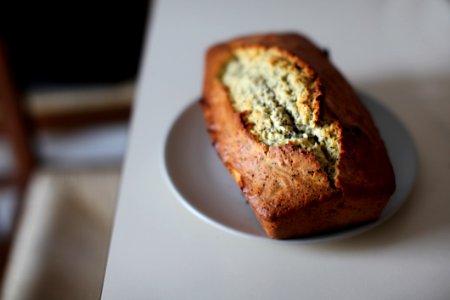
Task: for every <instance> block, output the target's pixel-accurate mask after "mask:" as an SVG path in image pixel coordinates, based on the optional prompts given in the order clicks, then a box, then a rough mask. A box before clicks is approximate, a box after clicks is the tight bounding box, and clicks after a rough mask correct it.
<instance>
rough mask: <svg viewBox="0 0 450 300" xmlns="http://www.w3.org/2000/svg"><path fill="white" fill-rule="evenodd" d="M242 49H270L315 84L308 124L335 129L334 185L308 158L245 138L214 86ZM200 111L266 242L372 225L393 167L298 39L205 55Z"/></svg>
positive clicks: (350, 101) (332, 75)
mask: <svg viewBox="0 0 450 300" xmlns="http://www.w3.org/2000/svg"><path fill="white" fill-rule="evenodd" d="M243 47H261V48H274V47H276V48H278V49H279V50H280V51H283V52H284V53H286V55H289V56H290V57H291V58H293V59H294V61H295V63H296V64H298V65H299V66H300V67H302V68H303V69H304V70H306V71H307V72H310V74H311V76H312V77H314V78H315V82H316V84H315V86H314V91H313V94H314V95H315V96H314V97H315V99H314V112H315V113H314V114H315V116H314V117H315V118H316V119H318V120H319V119H321V118H326V119H329V120H330V119H331V120H333V121H337V122H338V124H339V132H340V136H339V139H340V153H339V160H338V162H337V165H336V171H337V176H336V179H335V181H334V182H330V180H329V178H328V177H327V174H326V173H325V172H324V171H323V170H321V168H320V165H319V162H318V161H317V159H316V158H315V156H314V155H313V154H311V153H308V152H305V151H304V150H302V149H301V148H299V147H296V146H292V145H284V146H267V145H265V144H263V143H261V142H259V141H258V140H257V139H256V138H255V137H254V136H253V135H252V134H250V133H249V131H247V130H246V128H245V126H244V123H243V121H242V118H241V116H240V114H239V113H237V112H236V111H235V110H234V109H233V107H232V105H231V102H230V99H229V97H230V96H229V94H228V90H227V88H226V87H225V86H224V85H223V84H222V82H221V81H220V80H219V74H220V72H221V70H222V68H223V67H224V64H226V62H227V61H228V60H229V59H230V58H231V57H232V52H233V51H234V50H235V49H237V48H243ZM201 104H202V107H203V111H204V116H205V121H206V124H207V127H208V132H209V135H210V137H211V140H212V143H213V145H214V147H215V149H216V151H217V153H218V154H219V156H220V158H221V160H222V161H223V163H224V165H225V166H226V167H227V169H228V170H229V171H230V173H231V174H232V176H233V177H234V179H235V180H236V182H237V183H238V185H239V187H240V188H241V189H242V191H243V193H244V195H245V197H246V198H247V200H248V202H249V203H250V205H251V207H252V209H253V211H254V212H255V214H256V216H257V218H258V220H259V221H260V223H261V225H262V226H263V228H264V229H265V231H266V233H267V235H268V236H270V237H272V238H292V237H298V236H302V235H310V234H315V233H319V232H324V231H330V230H337V229H340V228H343V227H347V226H351V225H354V224H359V223H363V222H369V221H373V220H375V219H377V218H378V216H379V215H380V213H381V211H382V209H383V208H384V206H385V204H386V203H387V201H388V200H389V197H390V195H391V194H392V193H393V191H394V189H395V180H394V173H393V170H392V166H391V164H390V161H389V158H388V155H387V152H386V149H385V147H384V143H383V141H382V140H381V138H380V135H379V133H378V130H377V128H376V127H375V125H374V123H373V121H372V118H371V116H370V114H369V113H368V111H367V110H366V108H365V107H364V106H363V105H362V104H361V102H360V101H359V99H358V97H357V95H356V93H355V92H354V91H353V89H352V88H351V86H350V85H349V84H348V83H347V82H346V80H345V79H344V78H343V76H342V75H341V74H340V73H339V72H338V71H337V70H336V69H335V68H334V66H333V65H332V64H331V62H330V61H329V60H328V59H327V57H326V56H325V55H324V54H323V52H322V51H321V50H320V49H318V48H317V47H316V46H314V45H313V44H312V43H311V42H310V41H308V40H307V39H305V38H304V37H302V36H299V35H297V34H272V35H255V36H250V37H244V38H238V39H235V40H232V41H230V42H228V43H223V44H219V45H217V46H214V47H212V48H211V49H209V51H208V53H207V57H206V68H205V81H204V91H203V99H202V101H201Z"/></svg>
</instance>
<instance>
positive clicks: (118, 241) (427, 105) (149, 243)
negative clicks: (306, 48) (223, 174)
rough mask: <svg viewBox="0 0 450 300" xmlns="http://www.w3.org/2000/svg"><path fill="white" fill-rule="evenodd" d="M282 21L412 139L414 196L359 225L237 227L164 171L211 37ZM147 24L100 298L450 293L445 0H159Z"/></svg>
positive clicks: (449, 64)
mask: <svg viewBox="0 0 450 300" xmlns="http://www.w3.org/2000/svg"><path fill="white" fill-rule="evenodd" d="M280 30H296V31H301V32H303V33H305V34H307V35H308V36H310V37H311V38H312V39H313V40H314V41H316V42H317V43H318V44H319V45H322V46H324V47H327V48H328V49H330V51H331V57H332V59H333V61H334V62H335V64H336V65H337V66H338V67H339V69H340V70H341V71H342V72H343V73H344V74H345V75H346V76H347V78H348V79H349V80H350V81H351V82H352V84H353V85H354V86H355V87H357V88H358V89H360V90H362V91H365V92H367V93H369V94H371V95H373V96H374V97H375V98H377V99H378V100H379V101H381V102H382V103H383V104H385V106H387V107H388V108H390V109H391V110H392V111H393V112H394V113H395V114H396V115H397V116H398V117H399V118H400V119H401V120H402V121H403V122H404V124H405V125H406V127H407V128H408V129H409V131H410V133H411V135H412V136H413V138H414V141H415V143H416V145H417V151H418V177H417V182H416V184H415V186H414V188H413V190H412V193H411V195H410V197H409V199H408V202H407V203H406V204H405V205H404V206H403V207H402V209H401V210H400V211H399V212H398V213H397V214H396V215H395V216H394V217H393V218H391V219H390V220H388V221H387V222H386V223H384V224H383V225H381V226H379V227H377V228H375V229H373V230H371V231H369V232H366V233H364V234H362V235H359V236H356V237H353V238H350V239H346V240H342V241H337V242H330V243H324V244H313V245H299V244H293V243H282V242H281V243H280V242H272V241H265V240H254V239H246V238H243V237H240V236H234V235H231V234H229V233H227V232H224V231H221V230H219V229H217V228H215V227H213V226H211V225H209V224H207V223H205V222H204V221H202V220H200V219H198V218H197V217H196V216H194V215H193V214H191V213H190V212H189V211H188V210H187V209H186V208H185V207H183V206H182V205H181V204H180V202H179V201H178V200H177V199H176V196H175V195H174V194H173V192H172V191H171V190H170V188H169V186H168V184H167V182H166V180H165V179H164V175H163V174H164V164H163V163H162V155H163V142H164V139H165V136H166V134H167V131H168V129H169V128H170V125H171V123H172V122H173V120H174V118H175V117H176V116H177V114H179V113H180V112H181V111H182V109H183V108H184V107H185V106H186V105H187V104H188V103H190V102H191V101H193V100H194V99H196V98H198V97H199V95H200V93H201V84H202V76H203V55H204V52H205V49H206V48H207V47H208V46H209V45H211V44H212V43H214V42H216V41H220V40H224V39H227V38H230V37H233V36H236V35H240V34H245V33H254V32H267V31H280ZM147 35H148V36H147V37H148V38H147V43H146V47H145V51H144V52H145V54H144V59H143V62H142V69H141V73H140V82H139V87H138V91H137V98H136V102H135V108H134V114H133V122H132V126H131V136H130V140H129V145H128V150H127V158H126V163H125V168H124V174H123V179H122V184H121V190H120V195H119V202H118V205H117V209H116V218H115V224H114V229H113V235H112V240H111V245H110V253H109V258H108V264H107V269H106V275H105V281H104V287H103V295H102V297H103V299H450V121H449V120H450V118H449V116H450V3H449V1H444V0H436V1H402V0H400V1H356V0H355V1H285V2H283V3H281V1H256V0H252V1H161V2H158V3H157V5H156V7H155V8H154V10H153V14H152V22H151V26H150V30H149V31H148V32H147Z"/></svg>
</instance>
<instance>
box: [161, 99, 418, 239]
mask: <svg viewBox="0 0 450 300" xmlns="http://www.w3.org/2000/svg"><path fill="white" fill-rule="evenodd" d="M361 98H362V100H363V102H364V103H365V104H366V106H367V108H368V109H369V111H370V112H371V113H372V116H373V118H374V120H375V123H376V125H377V126H378V129H379V130H380V133H381V136H382V137H383V139H384V141H385V144H386V147H387V150H388V153H389V156H390V158H391V162H392V164H393V167H394V172H395V178H396V185H397V189H396V191H395V193H394V195H393V196H392V198H391V199H390V201H389V203H388V204H387V206H386V207H385V209H384V210H383V213H382V214H381V217H380V218H379V220H378V221H376V222H372V223H369V224H365V225H361V226H358V227H354V228H350V229H345V230H341V231H337V232H332V233H327V234H320V235H315V236H309V237H306V238H298V239H294V240H287V241H290V242H292V241H295V242H298V243H315V242H323V241H328V240H334V239H340V238H344V237H349V236H353V235H356V234H359V233H362V232H364V231H367V230H368V229H370V228H373V227H375V226H377V225H379V224H381V223H382V222H384V221H386V220H387V219H388V218H389V217H391V216H392V215H393V214H394V213H395V212H396V211H397V210H398V209H399V208H400V206H401V205H402V204H403V203H404V202H405V201H406V199H407V196H408V194H409V192H410V190H411V188H412V186H413V184H414V180H415V177H416V164H417V163H416V150H415V146H414V142H413V140H412V138H411V137H410V135H409V133H408V131H407V130H406V129H405V127H404V126H403V125H402V123H401V122H400V121H399V120H398V119H397V118H396V117H395V116H394V115H393V114H392V113H391V112H389V111H388V110H387V109H386V108H385V107H384V106H382V105H381V104H380V103H379V102H377V101H375V100H373V99H371V98H370V97H368V96H366V95H361ZM164 156H165V157H164V162H165V167H166V168H165V169H166V175H167V178H168V181H169V183H170V185H171V186H172V187H173V190H174V191H175V193H176V194H177V196H178V199H179V200H180V201H181V203H182V204H184V205H185V206H186V207H187V208H188V209H189V210H190V211H191V212H192V213H194V214H195V215H196V216H198V217H200V218H201V219H203V220H205V221H207V222H208V223H210V224H213V225H215V226H217V227H219V228H221V229H223V230H226V231H228V232H231V233H234V234H238V235H241V236H246V237H256V238H267V237H266V235H265V234H264V231H263V230H262V228H261V227H260V225H259V224H258V221H257V220H256V217H255V216H254V215H253V213H252V211H251V208H250V206H249V205H248V204H247V203H246V202H245V199H244V197H243V195H242V194H241V191H240V190H239V188H238V186H237V185H236V183H235V182H234V181H233V179H232V178H231V176H230V175H229V174H228V171H227V170H226V169H225V167H224V166H223V165H222V162H221V161H220V160H219V157H218V156H217V154H216V152H215V150H214V148H213V147H212V146H211V142H210V140H209V137H208V135H207V132H206V128H205V124H204V121H203V115H202V112H201V109H200V105H199V104H198V102H194V103H191V104H190V105H189V106H188V107H186V108H185V109H184V110H183V111H182V113H181V114H180V115H179V116H178V118H177V119H176V120H175V122H174V124H173V125H172V128H171V129H170V131H169V134H168V135H167V139H166V143H165V149H164Z"/></svg>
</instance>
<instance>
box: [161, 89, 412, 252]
mask: <svg viewBox="0 0 450 300" xmlns="http://www.w3.org/2000/svg"><path fill="white" fill-rule="evenodd" d="M356 92H357V94H358V96H359V98H360V99H361V102H362V103H363V105H364V107H365V108H366V109H367V110H368V111H369V112H370V114H371V116H372V119H373V121H374V123H376V120H375V118H374V117H373V114H372V112H371V111H370V109H369V108H368V106H369V105H372V104H373V105H375V106H378V107H379V108H381V109H382V110H383V112H384V113H385V114H387V115H389V117H390V118H392V119H393V120H395V122H396V123H397V124H398V125H399V126H398V128H400V129H401V131H402V132H403V134H404V137H405V138H406V139H407V140H408V141H409V142H410V144H411V146H412V147H411V148H410V149H409V151H410V154H411V157H412V160H413V167H412V172H411V173H412V176H411V179H410V181H409V182H408V183H409V184H408V185H407V186H406V188H405V190H404V196H403V197H402V199H399V200H398V202H397V203H396V205H395V206H394V207H393V208H391V209H390V210H389V211H385V210H386V208H388V205H389V202H390V201H392V198H393V197H394V196H395V194H396V193H397V192H398V189H397V188H396V190H395V192H394V194H392V195H391V198H390V199H389V201H388V203H387V204H386V206H385V208H384V209H383V211H382V213H381V215H380V218H379V219H377V220H375V221H373V222H369V223H365V224H361V225H358V226H356V227H350V228H346V229H342V230H338V231H333V232H328V233H326V232H325V233H321V234H316V235H311V236H306V237H298V238H292V239H272V238H270V237H268V236H267V235H265V233H264V231H263V230H262V228H261V231H262V232H263V235H256V234H252V233H249V232H245V231H242V230H239V229H236V228H233V227H230V226H227V225H226V224H223V223H222V222H220V221H217V220H215V219H214V218H212V217H210V216H208V215H206V214H205V213H203V212H201V211H200V210H199V209H197V208H196V207H195V206H194V205H193V204H192V203H191V201H190V200H189V199H186V197H184V196H183V194H182V192H181V191H180V190H179V188H177V186H176V184H175V183H174V181H173V180H172V179H171V175H170V171H169V168H168V166H167V165H168V163H167V160H168V154H167V150H166V149H167V146H168V143H169V140H170V136H171V134H172V131H173V129H174V126H175V124H176V122H177V121H178V120H179V119H180V118H181V117H182V116H183V114H184V113H185V112H186V111H187V110H189V109H190V108H191V107H192V106H194V105H198V106H200V100H201V98H197V99H196V100H194V101H189V102H188V103H186V104H185V105H184V106H183V107H182V108H181V109H180V110H179V111H178V112H177V113H176V114H175V116H174V117H173V118H172V120H171V121H170V123H169V124H170V125H169V126H168V130H167V131H166V133H165V134H164V138H163V143H162V159H161V160H160V162H161V167H162V169H163V177H164V179H165V181H166V182H167V184H168V186H169V188H170V190H172V192H173V193H174V194H175V196H176V198H177V201H178V202H180V203H181V204H182V206H184V207H185V208H186V209H187V210H188V211H189V212H190V213H192V214H193V215H194V216H196V217H197V218H199V219H201V220H202V221H204V222H205V223H208V224H210V225H212V226H213V227H216V228H217V229H220V230H222V231H224V232H227V233H230V234H232V235H235V236H239V237H243V238H246V239H255V240H262V241H273V242H281V243H295V244H316V243H324V242H331V241H336V240H343V239H347V238H350V237H354V236H356V235H360V234H362V233H364V232H367V231H369V230H371V229H373V228H375V227H378V226H379V225H381V224H382V223H384V222H386V221H387V220H389V219H390V218H391V217H392V216H393V215H395V214H396V213H397V212H398V211H399V210H400V208H401V207H402V206H403V205H404V204H405V203H406V202H407V200H408V198H409V195H410V193H411V191H412V188H413V186H414V183H415V181H416V179H417V165H418V163H417V146H416V144H415V142H414V139H413V137H412V135H411V133H410V132H409V130H408V129H407V127H406V126H405V124H404V123H403V121H402V120H401V119H400V118H398V117H397V115H396V114H394V113H393V112H392V111H391V110H390V109H389V108H388V107H387V106H386V105H384V104H383V103H382V102H380V101H378V100H376V98H375V97H372V96H371V95H368V94H367V93H366V92H362V91H360V90H357V91H356ZM367 102H369V103H370V104H369V105H368V103H367ZM376 127H377V129H378V132H379V134H380V136H381V138H382V140H383V142H384V143H385V145H386V150H387V151H388V147H387V144H386V141H385V137H384V136H383V135H382V133H381V132H380V130H379V126H378V125H376ZM388 155H389V152H388ZM389 159H390V160H391V161H392V159H391V157H390V155H389ZM394 176H395V179H396V183H397V182H398V175H397V174H396V173H395V169H394ZM399 197H400V196H399ZM243 198H244V197H243ZM244 199H245V198H244ZM259 226H260V225H259Z"/></svg>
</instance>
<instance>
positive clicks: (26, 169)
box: [0, 39, 34, 283]
mask: <svg viewBox="0 0 450 300" xmlns="http://www.w3.org/2000/svg"><path fill="white" fill-rule="evenodd" d="M6 50H7V49H6V46H5V44H4V42H3V41H2V40H1V39H0V113H2V114H3V125H4V132H3V133H4V135H5V137H6V138H7V140H8V142H9V144H10V146H11V149H12V152H13V154H14V160H15V167H14V169H15V174H13V176H14V185H15V186H16V187H17V188H18V199H17V201H18V202H17V205H16V209H15V212H14V216H13V224H12V232H11V233H10V235H9V236H6V237H4V239H3V240H2V241H0V283H1V282H2V280H3V275H4V269H5V265H6V263H7V261H8V256H9V252H10V251H9V250H10V246H11V241H12V239H13V235H14V232H15V231H16V228H17V224H18V219H19V217H20V212H21V210H22V209H21V208H22V203H23V201H22V198H23V195H24V192H25V189H26V185H27V183H28V179H29V177H30V175H31V172H32V170H33V166H34V158H33V151H32V148H31V144H32V143H31V139H30V138H29V137H30V132H29V130H28V128H27V123H26V118H25V115H24V113H23V110H22V108H21V105H20V95H19V93H18V91H17V89H16V87H15V85H14V82H13V79H12V77H11V73H10V69H9V66H8V59H7V53H6Z"/></svg>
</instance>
